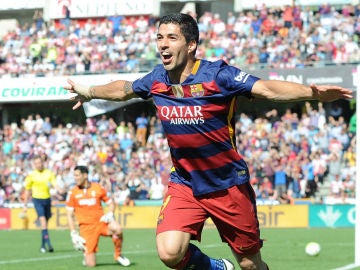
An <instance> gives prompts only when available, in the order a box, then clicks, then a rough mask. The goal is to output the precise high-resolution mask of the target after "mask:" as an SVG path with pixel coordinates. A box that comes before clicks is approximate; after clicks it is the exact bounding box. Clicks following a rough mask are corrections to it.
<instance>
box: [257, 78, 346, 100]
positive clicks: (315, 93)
mask: <svg viewBox="0 0 360 270" xmlns="http://www.w3.org/2000/svg"><path fill="white" fill-rule="evenodd" d="M251 93H252V95H253V96H254V97H255V98H265V99H270V100H273V101H297V100H319V101H322V102H332V101H335V100H337V99H342V98H345V99H349V98H352V91H351V90H349V89H346V88H343V87H340V86H336V85H315V84H311V85H310V86H306V85H303V84H299V83H293V82H287V81H278V80H259V81H257V82H256V83H255V84H254V86H253V89H252V92H251Z"/></svg>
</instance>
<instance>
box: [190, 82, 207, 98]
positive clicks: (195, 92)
mask: <svg viewBox="0 0 360 270" xmlns="http://www.w3.org/2000/svg"><path fill="white" fill-rule="evenodd" d="M190 92H191V95H192V96H193V97H202V96H203V95H204V88H203V87H202V84H201V83H198V84H192V85H190Z"/></svg>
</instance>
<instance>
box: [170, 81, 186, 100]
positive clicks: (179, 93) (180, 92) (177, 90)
mask: <svg viewBox="0 0 360 270" xmlns="http://www.w3.org/2000/svg"><path fill="white" fill-rule="evenodd" d="M171 89H172V91H173V93H174V96H175V97H177V98H182V97H184V89H183V88H182V86H181V85H180V84H178V85H173V86H171Z"/></svg>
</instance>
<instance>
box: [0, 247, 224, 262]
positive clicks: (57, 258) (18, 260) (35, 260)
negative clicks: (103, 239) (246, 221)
mask: <svg viewBox="0 0 360 270" xmlns="http://www.w3.org/2000/svg"><path fill="white" fill-rule="evenodd" d="M220 246H221V244H210V245H204V246H203V247H206V248H216V247H220ZM155 252H156V251H155V249H153V250H136V251H127V252H124V253H125V254H139V253H140V254H144V253H155ZM55 253H56V252H55ZM111 254H113V253H112V252H99V253H98V254H97V256H103V255H111ZM75 257H81V253H80V254H79V253H76V252H75V254H73V255H72V254H69V255H54V256H50V257H38V258H29V259H21V260H20V259H16V260H8V261H0V265H4V264H17V263H26V262H40V261H51V260H60V259H68V258H75Z"/></svg>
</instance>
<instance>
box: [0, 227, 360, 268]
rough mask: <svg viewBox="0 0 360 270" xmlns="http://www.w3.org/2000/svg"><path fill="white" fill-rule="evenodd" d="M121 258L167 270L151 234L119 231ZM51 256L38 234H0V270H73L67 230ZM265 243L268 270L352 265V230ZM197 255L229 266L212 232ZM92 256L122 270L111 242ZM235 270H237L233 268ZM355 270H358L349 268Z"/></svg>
mask: <svg viewBox="0 0 360 270" xmlns="http://www.w3.org/2000/svg"><path fill="white" fill-rule="evenodd" d="M124 234H125V242H124V250H123V254H124V255H125V256H127V257H128V258H129V259H130V260H131V261H132V265H131V266H130V267H128V269H131V270H159V269H167V268H166V267H164V266H163V265H162V263H161V262H160V261H159V259H158V256H157V253H156V248H155V238H154V230H153V229H127V230H125V231H124ZM50 237H51V240H52V242H53V245H54V248H55V252H54V253H45V254H41V253H40V252H39V243H40V231H37V230H29V231H21V230H20V231H17V230H14V231H6V230H3V231H0V250H1V253H0V269H2V270H23V269H33V270H49V269H50V270H63V269H64V270H68V269H72V270H77V269H82V270H84V269H86V268H85V267H84V266H82V264H81V261H82V255H81V253H80V252H78V251H74V250H73V248H72V245H71V242H70V235H69V232H68V231H67V230H53V231H50ZM262 237H263V238H265V240H266V241H265V242H264V248H263V249H262V256H263V258H264V260H265V261H267V262H268V264H269V266H270V268H271V270H288V269H293V270H330V269H335V268H340V267H343V266H345V265H349V264H352V263H353V262H354V229H352V228H346V229H263V230H262ZM310 241H316V242H319V243H320V245H321V248H322V250H321V253H320V255H319V256H317V257H309V256H307V255H306V254H305V252H304V248H305V244H306V243H307V242H310ZM200 247H201V249H202V250H203V251H205V252H206V253H208V254H209V255H210V256H213V257H217V258H218V257H226V258H229V259H231V260H233V257H232V254H231V252H230V250H229V249H228V247H227V246H226V245H225V244H223V243H221V242H220V238H219V236H218V233H217V231H216V230H214V229H206V230H204V233H203V241H202V243H201V244H200ZM99 248H100V251H99V252H98V254H97V262H98V266H97V267H96V269H99V270H105V269H106V270H110V269H125V267H122V266H120V265H117V264H116V263H115V262H114V261H113V259H112V242H111V240H110V239H108V238H101V240H100V246H99ZM236 269H240V268H239V267H236ZM353 269H357V270H359V269H360V267H358V268H353Z"/></svg>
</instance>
